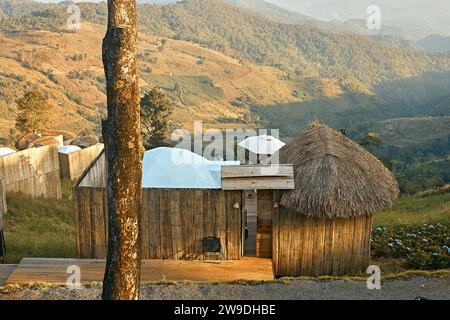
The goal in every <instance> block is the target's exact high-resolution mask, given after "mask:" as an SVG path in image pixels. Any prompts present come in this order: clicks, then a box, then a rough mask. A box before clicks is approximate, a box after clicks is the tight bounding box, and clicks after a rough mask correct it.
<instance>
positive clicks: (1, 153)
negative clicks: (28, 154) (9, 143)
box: [0, 147, 17, 157]
mask: <svg viewBox="0 0 450 320" xmlns="http://www.w3.org/2000/svg"><path fill="white" fill-rule="evenodd" d="M16 152H17V151H16V150H13V149H10V148H5V147H2V148H0V157H6V156H9V155H10V154H14V153H16Z"/></svg>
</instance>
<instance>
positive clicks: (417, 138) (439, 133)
mask: <svg viewBox="0 0 450 320" xmlns="http://www.w3.org/2000/svg"><path fill="white" fill-rule="evenodd" d="M377 131H378V132H380V133H381V136H380V138H381V140H382V141H384V142H385V143H386V142H387V143H388V144H389V146H390V147H394V148H398V149H407V148H411V147H415V146H422V145H429V146H431V145H432V144H434V143H436V142H441V143H442V144H443V145H447V144H449V150H450V117H415V118H399V119H389V120H385V121H382V122H380V124H379V126H378V127H377Z"/></svg>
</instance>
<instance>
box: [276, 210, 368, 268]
mask: <svg viewBox="0 0 450 320" xmlns="http://www.w3.org/2000/svg"><path fill="white" fill-rule="evenodd" d="M273 228H274V230H273V236H274V237H273V266H274V273H275V274H276V275H277V276H319V275H335V276H337V275H347V274H358V273H360V272H364V271H365V270H366V268H367V267H368V266H369V257H370V237H371V230H372V217H358V218H346V219H316V218H307V217H305V216H302V215H299V214H298V213H296V212H293V211H290V210H287V209H284V208H283V209H280V210H279V213H276V214H274V220H273Z"/></svg>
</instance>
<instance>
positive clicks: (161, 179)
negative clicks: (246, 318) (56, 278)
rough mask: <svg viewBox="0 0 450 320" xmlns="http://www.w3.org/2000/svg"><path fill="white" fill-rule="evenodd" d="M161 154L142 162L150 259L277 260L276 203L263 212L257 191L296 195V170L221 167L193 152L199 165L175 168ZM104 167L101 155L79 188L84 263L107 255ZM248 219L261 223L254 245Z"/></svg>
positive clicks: (145, 253) (144, 242) (144, 239)
mask: <svg viewBox="0 0 450 320" xmlns="http://www.w3.org/2000/svg"><path fill="white" fill-rule="evenodd" d="M158 149H170V148H158ZM158 149H154V150H151V151H148V152H146V155H145V157H144V161H143V203H142V212H141V227H142V229H141V249H142V257H143V258H144V259H175V260H180V259H185V260H201V259H208V260H209V259H211V258H215V259H220V260H239V259H240V258H241V257H242V256H244V255H249V253H250V255H256V256H257V257H260V258H269V259H270V258H271V250H272V234H271V230H272V228H271V223H272V220H271V212H272V207H273V206H272V198H270V199H268V201H266V202H264V201H262V202H261V201H260V202H259V207H258V205H257V204H256V203H255V198H256V195H255V194H253V193H252V192H253V190H255V189H258V190H259V191H258V194H259V195H260V196H262V195H267V194H269V195H270V196H271V194H272V193H270V192H271V191H272V190H281V189H293V188H294V173H293V169H292V166H289V165H286V166H279V167H276V170H264V169H268V168H267V166H241V165H223V164H220V165H219V164H218V163H217V162H221V161H210V162H209V164H208V163H206V165H204V164H203V161H204V160H206V159H204V158H202V157H200V156H198V155H194V154H192V155H188V156H187V158H191V157H192V158H193V159H198V161H194V164H193V165H191V164H190V163H187V164H185V163H183V161H181V162H179V161H175V163H171V161H173V160H174V159H173V158H175V160H177V157H164V158H158V157H153V154H156V155H157V154H158V152H159V151H164V150H158ZM166 151H167V150H166ZM152 157H153V158H152ZM199 157H200V158H202V159H203V160H202V159H199ZM171 158H172V159H171ZM183 158H184V157H183ZM206 161H207V160H206ZM210 165H211V166H212V167H210ZM105 166H106V161H105V156H104V153H102V154H101V155H100V156H99V158H98V159H97V161H95V162H94V163H93V164H92V165H91V166H90V167H89V169H88V170H86V172H85V173H84V174H83V175H82V176H81V177H80V179H79V181H78V183H77V184H76V185H75V187H74V193H73V194H74V197H73V201H74V213H75V221H76V244H77V252H78V256H79V257H80V258H91V259H94V258H104V257H105V256H106V247H107V246H106V245H107V230H108V229H107V223H108V218H107V217H108V205H107V194H106V168H105ZM153 166H155V167H153ZM152 168H153V169H152ZM211 179H212V180H211ZM265 191H267V193H265ZM249 194H250V195H249ZM252 197H253V199H252ZM256 207H258V208H256ZM246 210H247V211H246ZM255 210H258V213H256V212H255ZM256 214H258V215H259V216H258V217H256V216H255V215H256ZM247 218H249V219H250V218H251V219H250V222H252V221H253V222H254V224H256V223H257V222H258V226H257V227H256V225H255V226H254V228H250V229H251V232H250V236H252V237H254V239H253V241H246V239H245V235H246V226H247V225H248V224H247V223H246V219H247ZM249 246H253V247H254V246H256V248H249Z"/></svg>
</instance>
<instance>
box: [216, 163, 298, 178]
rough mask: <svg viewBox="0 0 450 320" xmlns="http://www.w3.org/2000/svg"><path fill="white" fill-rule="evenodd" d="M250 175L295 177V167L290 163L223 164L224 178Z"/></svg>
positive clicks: (248, 176)
mask: <svg viewBox="0 0 450 320" xmlns="http://www.w3.org/2000/svg"><path fill="white" fill-rule="evenodd" d="M250 177H289V178H294V169H293V166H292V165H290V164H278V165H245V166H222V179H227V178H250Z"/></svg>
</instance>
